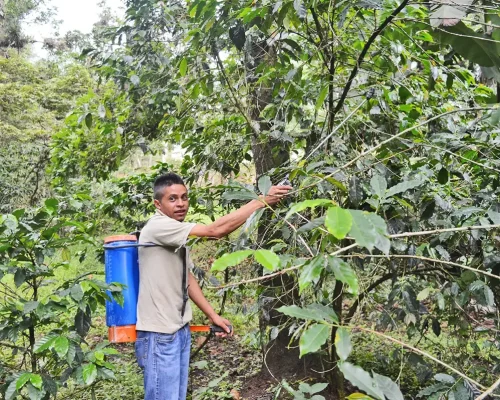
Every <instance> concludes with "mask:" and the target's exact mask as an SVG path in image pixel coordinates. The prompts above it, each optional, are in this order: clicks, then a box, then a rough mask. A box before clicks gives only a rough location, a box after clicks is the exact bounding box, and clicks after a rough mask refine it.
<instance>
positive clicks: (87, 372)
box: [82, 364, 97, 385]
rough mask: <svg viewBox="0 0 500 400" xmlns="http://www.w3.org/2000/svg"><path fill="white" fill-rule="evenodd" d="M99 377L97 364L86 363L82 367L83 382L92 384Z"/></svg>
mask: <svg viewBox="0 0 500 400" xmlns="http://www.w3.org/2000/svg"><path fill="white" fill-rule="evenodd" d="M96 377H97V367H96V366H95V364H86V365H84V366H83V368H82V378H83V383H85V384H86V385H90V384H92V383H93V382H94V381H95V378H96Z"/></svg>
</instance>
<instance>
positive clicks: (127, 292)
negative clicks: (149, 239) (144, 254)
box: [104, 235, 139, 343]
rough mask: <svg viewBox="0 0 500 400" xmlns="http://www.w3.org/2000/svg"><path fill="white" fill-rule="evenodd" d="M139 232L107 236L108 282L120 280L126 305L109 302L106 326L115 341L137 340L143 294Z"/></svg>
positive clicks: (105, 247)
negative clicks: (137, 323)
mask: <svg viewBox="0 0 500 400" xmlns="http://www.w3.org/2000/svg"><path fill="white" fill-rule="evenodd" d="M137 247H138V246H137V237H136V236H135V235H117V236H108V237H107V238H105V239H104V260H105V272H106V283H107V284H110V283H112V282H118V283H121V284H123V285H125V286H126V287H125V288H124V289H123V291H122V295H123V307H122V306H120V305H119V304H118V303H117V302H116V301H112V302H111V301H106V325H107V326H108V339H109V341H110V342H111V343H125V342H134V341H135V339H136V332H135V324H136V322H137V297H138V295H139V254H138V251H137Z"/></svg>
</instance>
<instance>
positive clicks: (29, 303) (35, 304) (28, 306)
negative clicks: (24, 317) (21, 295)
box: [23, 301, 40, 314]
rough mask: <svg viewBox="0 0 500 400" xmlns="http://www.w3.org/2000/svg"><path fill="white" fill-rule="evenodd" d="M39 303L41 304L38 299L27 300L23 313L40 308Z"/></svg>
mask: <svg viewBox="0 0 500 400" xmlns="http://www.w3.org/2000/svg"><path fill="white" fill-rule="evenodd" d="M38 304H40V303H39V302H38V301H27V302H26V303H24V308H23V313H24V314H29V313H30V312H32V311H35V310H36V309H37V308H38Z"/></svg>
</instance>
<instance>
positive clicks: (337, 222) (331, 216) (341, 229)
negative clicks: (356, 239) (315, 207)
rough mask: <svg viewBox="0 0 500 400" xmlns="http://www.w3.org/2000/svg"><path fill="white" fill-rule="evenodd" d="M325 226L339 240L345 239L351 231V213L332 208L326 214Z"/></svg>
mask: <svg viewBox="0 0 500 400" xmlns="http://www.w3.org/2000/svg"><path fill="white" fill-rule="evenodd" d="M325 226H326V228H327V229H328V232H330V233H331V234H332V235H333V236H335V237H336V238H337V239H344V238H345V237H346V235H347V234H348V233H349V231H350V230H351V226H352V216H351V213H350V212H349V210H344V209H343V208H340V207H337V206H335V207H330V208H329V209H328V211H327V212H326V219H325Z"/></svg>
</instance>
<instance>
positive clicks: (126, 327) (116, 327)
mask: <svg viewBox="0 0 500 400" xmlns="http://www.w3.org/2000/svg"><path fill="white" fill-rule="evenodd" d="M153 246H157V245H156V244H153V243H145V244H139V243H138V240H137V236H135V235H115V236H108V237H107V238H105V239H104V263H105V274H106V283H107V284H110V283H113V282H116V283H121V284H122V285H125V288H124V289H123V290H122V295H123V307H122V306H121V305H120V304H118V303H117V302H116V301H114V300H113V301H106V325H107V326H108V340H109V341H110V342H111V343H126V342H135V340H136V338H137V334H136V329H135V326H136V323H137V298H138V296H139V252H138V247H153ZM185 271H186V268H185V267H184V268H183V274H184V279H186V272H185ZM186 292H187V290H186ZM185 296H186V299H185V301H187V293H186V294H185ZM190 329H191V332H211V333H215V332H224V330H223V329H222V328H220V327H218V326H214V325H212V326H208V325H192V326H191V327H190ZM229 329H232V327H231V326H229Z"/></svg>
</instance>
